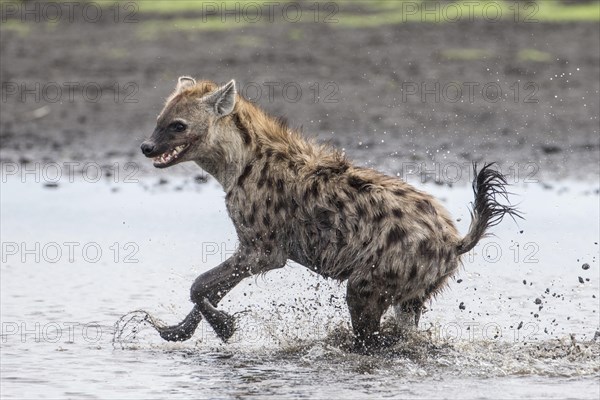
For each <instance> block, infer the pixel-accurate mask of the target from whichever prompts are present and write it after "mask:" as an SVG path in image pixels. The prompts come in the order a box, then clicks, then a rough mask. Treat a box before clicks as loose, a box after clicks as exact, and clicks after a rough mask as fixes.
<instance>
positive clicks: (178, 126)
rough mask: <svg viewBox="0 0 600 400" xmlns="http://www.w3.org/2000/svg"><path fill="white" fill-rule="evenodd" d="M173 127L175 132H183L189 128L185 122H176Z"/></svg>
mask: <svg viewBox="0 0 600 400" xmlns="http://www.w3.org/2000/svg"><path fill="white" fill-rule="evenodd" d="M171 127H172V128H173V130H174V131H175V132H183V131H185V130H186V129H187V126H186V125H185V124H184V123H183V122H174V123H172V124H171Z"/></svg>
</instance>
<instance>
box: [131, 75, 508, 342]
mask: <svg viewBox="0 0 600 400" xmlns="http://www.w3.org/2000/svg"><path fill="white" fill-rule="evenodd" d="M141 148H142V152H143V153H144V155H145V156H146V157H149V158H152V159H153V161H154V166H155V167H157V168H167V167H170V166H172V165H175V164H178V163H181V162H185V161H193V162H195V163H196V164H198V165H199V166H200V167H202V168H203V169H204V170H206V171H207V172H208V173H210V174H211V175H212V176H214V177H215V178H216V179H217V180H218V181H219V183H220V184H221V185H222V187H223V190H224V191H225V193H226V195H225V201H226V205H227V210H228V212H229V216H230V217H231V219H232V221H233V223H234V225H235V229H236V231H237V235H238V239H239V247H238V248H237V250H236V252H235V254H234V255H233V256H232V257H230V258H229V259H227V260H226V261H225V262H223V263H222V264H221V265H219V266H218V267H216V268H213V269H212V270H210V271H208V272H206V273H204V274H202V275H200V276H199V277H198V278H197V279H196V280H195V282H194V284H193V285H192V288H191V300H192V302H193V303H194V308H193V310H192V311H191V312H190V313H189V315H188V316H187V317H186V318H185V320H184V321H182V322H181V323H180V324H178V325H176V326H170V327H157V329H158V330H159V333H160V335H161V336H162V337H163V338H164V339H166V340H171V341H181V340H187V339H189V338H190V337H191V336H192V335H193V333H194V330H195V329H196V327H197V325H198V323H199V322H200V320H201V318H202V317H204V318H205V319H206V321H207V322H208V323H210V325H211V326H212V328H213V329H214V331H215V332H216V334H217V335H218V336H219V337H220V338H221V339H222V340H224V341H225V340H227V339H228V338H230V337H231V335H232V334H233V333H234V320H233V317H232V316H230V315H228V314H226V313H225V312H223V311H221V310H219V309H218V308H217V305H218V304H219V301H221V299H222V298H223V297H224V296H225V295H226V294H227V293H228V292H229V291H230V290H231V289H232V288H233V287H234V286H236V285H237V284H238V283H239V282H240V281H241V280H243V279H244V278H246V277H249V276H252V275H256V274H261V273H265V272H267V271H269V270H272V269H276V268H281V267H283V266H284V265H285V264H286V262H287V261H288V260H292V261H295V262H297V263H299V264H302V265H304V266H305V267H307V268H309V269H311V270H312V271H314V272H316V273H318V274H320V275H322V276H324V277H328V278H333V279H337V280H339V281H347V303H348V307H349V310H350V316H351V320H352V327H353V330H354V333H355V337H356V343H357V345H358V346H365V347H369V346H371V345H373V344H375V343H377V338H378V337H379V335H378V331H379V329H380V320H381V317H382V315H383V313H384V312H385V311H386V310H387V309H388V308H389V307H391V306H393V307H395V308H396V309H397V310H402V311H404V312H406V313H410V315H411V316H412V319H413V322H412V323H414V324H417V323H418V320H419V316H420V312H421V308H422V306H423V303H424V302H425V301H426V300H428V299H429V298H431V297H432V296H433V295H435V294H436V293H437V292H439V291H440V289H442V288H443V287H444V285H446V282H447V281H448V278H450V277H451V276H452V275H453V274H454V273H455V272H456V271H457V269H458V266H459V264H460V256H461V254H463V253H465V252H467V251H469V250H470V249H472V248H473V247H474V246H475V245H476V243H477V242H478V241H479V240H480V239H481V238H482V237H483V236H484V234H485V233H486V230H487V229H488V228H489V227H491V226H494V225H495V224H497V223H498V222H500V220H501V219H502V217H503V216H504V215H505V214H511V215H517V214H516V211H515V210H514V209H513V208H511V207H508V206H503V205H500V204H499V203H498V202H497V201H496V197H498V196H506V191H505V189H504V187H505V184H506V182H505V179H504V177H503V176H502V175H501V174H500V173H498V172H497V171H495V170H494V169H492V168H490V166H489V165H486V166H484V167H483V168H482V169H481V170H480V171H479V172H478V173H476V177H475V180H474V182H473V189H474V194H475V201H474V204H473V211H472V222H471V226H470V228H469V232H468V233H467V235H466V236H464V237H461V236H460V234H459V233H458V231H457V229H456V227H455V225H454V223H453V221H452V219H451V218H450V215H449V214H448V212H447V211H446V210H445V209H444V207H442V205H441V204H440V203H439V202H438V201H437V200H436V199H434V198H433V197H432V196H430V195H429V194H427V193H424V192H422V191H420V190H417V189H415V188H414V187H412V186H411V185H409V184H407V183H406V182H404V181H402V180H400V179H397V178H393V177H390V176H387V175H384V174H383V173H380V172H378V171H375V170H372V169H368V168H363V167H359V166H355V165H353V164H352V163H351V162H350V161H348V160H347V159H346V157H345V156H344V155H343V154H342V153H340V152H339V151H336V150H335V149H332V148H331V147H329V146H325V145H321V144H317V143H314V142H312V141H310V140H307V139H305V138H303V137H302V136H301V135H300V134H299V133H298V132H296V131H295V130H293V129H290V128H289V127H288V126H286V124H285V123H284V122H282V121H281V120H279V119H275V118H272V117H270V116H268V115H267V114H265V113H264V112H263V111H262V110H261V109H260V108H258V107H257V106H256V105H254V104H252V103H250V102H249V101H247V100H245V99H244V98H243V97H241V96H240V95H238V94H237V93H236V86H235V82H234V81H231V82H229V83H228V84H226V85H225V86H222V87H219V86H217V85H216V84H215V83H213V82H209V81H200V82H196V81H195V80H194V79H192V78H189V77H181V78H179V81H178V84H177V87H176V89H175V92H174V93H173V94H172V95H171V96H170V97H169V98H168V100H167V102H166V105H165V107H164V109H163V110H162V112H161V113H160V115H159V116H158V119H157V124H156V129H155V130H154V133H153V134H152V136H151V138H150V139H148V140H146V141H145V142H144V143H143V144H142V147H141Z"/></svg>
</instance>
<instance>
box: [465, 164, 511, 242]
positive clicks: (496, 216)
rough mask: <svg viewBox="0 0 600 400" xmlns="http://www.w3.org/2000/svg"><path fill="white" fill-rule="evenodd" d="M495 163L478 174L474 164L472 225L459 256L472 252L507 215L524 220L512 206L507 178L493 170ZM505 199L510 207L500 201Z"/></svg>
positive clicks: (484, 166)
mask: <svg viewBox="0 0 600 400" xmlns="http://www.w3.org/2000/svg"><path fill="white" fill-rule="evenodd" d="M493 165H494V163H489V164H484V165H483V168H481V170H480V171H479V172H477V164H476V163H473V172H474V174H475V179H473V193H474V195H475V201H474V203H472V207H473V209H472V210H471V225H470V226H469V232H468V233H467V235H466V236H465V237H464V238H463V239H462V240H461V241H460V243H459V244H458V247H457V251H458V254H463V253H466V252H468V251H469V250H471V249H472V248H473V247H475V245H476V244H477V242H479V240H481V238H482V237H484V236H485V234H486V232H487V230H488V229H489V228H491V227H493V226H496V225H498V224H499V223H500V221H502V218H504V216H505V215H507V214H508V215H510V216H511V217H512V218H513V219H515V218H521V219H522V218H523V217H522V216H521V213H520V212H519V211H518V210H517V209H516V208H515V207H514V206H512V205H511V204H510V202H509V200H508V194H509V193H508V192H507V191H506V186H507V185H508V184H507V182H506V178H505V177H504V175H502V173H500V172H499V171H496V170H495V169H493V168H492V167H493ZM501 199H503V200H504V201H505V202H506V203H508V205H504V204H501V203H500V202H499V201H498V200H501Z"/></svg>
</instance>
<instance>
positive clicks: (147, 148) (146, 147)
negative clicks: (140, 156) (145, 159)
mask: <svg viewBox="0 0 600 400" xmlns="http://www.w3.org/2000/svg"><path fill="white" fill-rule="evenodd" d="M141 148H142V153H144V155H145V156H147V155H148V154H150V153H152V151H153V150H154V144H152V143H148V142H144V143H142V147H141Z"/></svg>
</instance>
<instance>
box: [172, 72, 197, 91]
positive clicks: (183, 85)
mask: <svg viewBox="0 0 600 400" xmlns="http://www.w3.org/2000/svg"><path fill="white" fill-rule="evenodd" d="M195 84H196V80H195V79H194V78H192V77H190V76H180V77H179V79H178V80H177V87H176V88H175V92H176V93H179V92H181V91H182V90H183V89H187V88H189V87H192V86H194V85H195Z"/></svg>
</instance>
